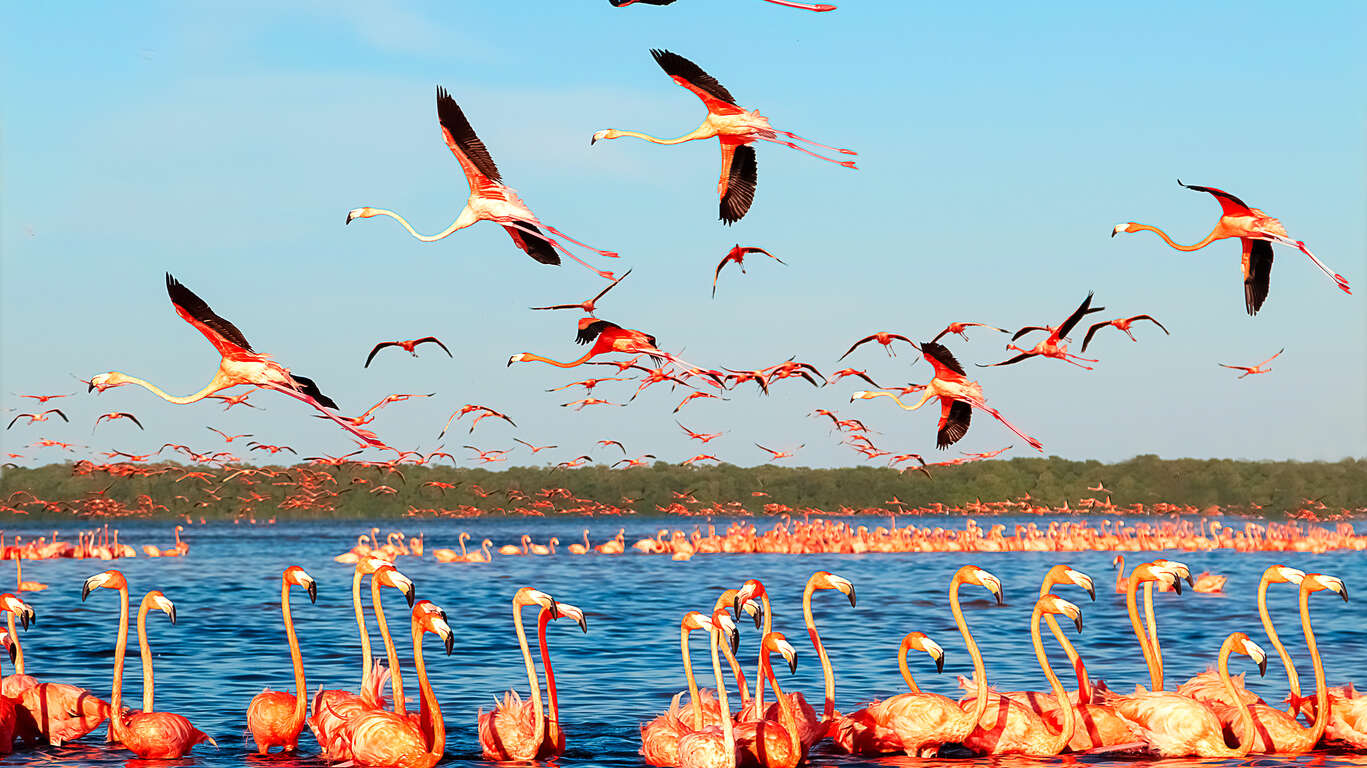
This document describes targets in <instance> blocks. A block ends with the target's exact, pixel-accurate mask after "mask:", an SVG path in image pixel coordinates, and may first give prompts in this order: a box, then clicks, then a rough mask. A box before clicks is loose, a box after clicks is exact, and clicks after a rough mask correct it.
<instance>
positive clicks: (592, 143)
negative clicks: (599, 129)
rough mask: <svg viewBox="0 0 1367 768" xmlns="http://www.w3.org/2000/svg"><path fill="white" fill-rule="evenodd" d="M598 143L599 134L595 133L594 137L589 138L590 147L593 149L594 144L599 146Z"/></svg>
mask: <svg viewBox="0 0 1367 768" xmlns="http://www.w3.org/2000/svg"><path fill="white" fill-rule="evenodd" d="M597 143H598V134H596V133H595V134H594V135H592V136H590V137H589V146H590V147H591V146H593V145H594V144H597Z"/></svg>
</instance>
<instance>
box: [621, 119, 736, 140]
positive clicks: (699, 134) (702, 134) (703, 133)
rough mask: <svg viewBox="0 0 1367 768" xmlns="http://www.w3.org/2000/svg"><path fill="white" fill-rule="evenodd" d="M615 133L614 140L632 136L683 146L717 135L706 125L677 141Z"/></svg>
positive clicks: (635, 132) (634, 132) (622, 132)
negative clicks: (688, 142)
mask: <svg viewBox="0 0 1367 768" xmlns="http://www.w3.org/2000/svg"><path fill="white" fill-rule="evenodd" d="M613 133H615V134H617V135H616V136H613V137H612V138H614V139H617V138H621V137H623V136H630V137H632V138H636V139H644V140H646V141H648V142H650V143H651V144H682V143H684V142H685V141H693V140H694V139H704V138H711V137H712V136H714V135H715V132H714V131H709V130H707V126H706V124H704V125H701V126H699V127H698V128H696V129H694V130H693V131H691V132H689V133H685V134H684V135H682V136H680V137H678V138H677V139H661V138H659V137H656V136H651V135H649V134H645V133H641V132H639V131H619V130H616V129H614V130H613Z"/></svg>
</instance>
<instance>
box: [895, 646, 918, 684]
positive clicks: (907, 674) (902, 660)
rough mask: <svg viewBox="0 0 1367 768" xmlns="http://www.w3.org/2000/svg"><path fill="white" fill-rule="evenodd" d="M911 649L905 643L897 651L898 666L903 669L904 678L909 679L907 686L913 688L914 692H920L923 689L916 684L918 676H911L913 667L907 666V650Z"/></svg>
mask: <svg viewBox="0 0 1367 768" xmlns="http://www.w3.org/2000/svg"><path fill="white" fill-rule="evenodd" d="M910 650H911V647H910V646H908V645H906V644H903V645H902V647H901V648H900V649H899V650H898V651H897V668H898V669H900V670H902V679H903V680H905V681H907V688H909V689H911V692H912V693H920V692H921V689H920V687H919V686H917V685H916V678H914V677H912V676H911V667H908V666H907V652H908V651H910Z"/></svg>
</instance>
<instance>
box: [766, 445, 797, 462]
mask: <svg viewBox="0 0 1367 768" xmlns="http://www.w3.org/2000/svg"><path fill="white" fill-rule="evenodd" d="M806 445H807V444H806V443H803V444H802V445H799V446H798V447H796V448H794V449H793V450H791V451H776V450H774V449H773V448H765V447H764V446H762V445H760V444H759V443H755V447H756V448H758V449H760V450H761V451H764V452H765V453H768V454H769V455H770V461H778V460H779V459H790V458H792V457H793V456H796V455H797V452H798V451H800V450H802V448H803V447H804V446H806Z"/></svg>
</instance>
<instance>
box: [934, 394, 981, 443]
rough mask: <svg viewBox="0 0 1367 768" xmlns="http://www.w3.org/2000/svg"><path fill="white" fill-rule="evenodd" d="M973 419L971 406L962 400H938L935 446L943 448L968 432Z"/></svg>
mask: <svg viewBox="0 0 1367 768" xmlns="http://www.w3.org/2000/svg"><path fill="white" fill-rule="evenodd" d="M972 420H973V406H971V405H969V404H968V403H966V402H964V401H962V400H946V399H943V398H941V400H940V427H939V431H938V432H936V433H935V447H936V448H939V449H940V450H942V451H943V450H945V449H946V448H948V447H949V446H951V445H953V444H955V443H957V442H959V440H960V439H961V438H962V437H963V436H964V435H966V434H968V425H969V422H971V421H972Z"/></svg>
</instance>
